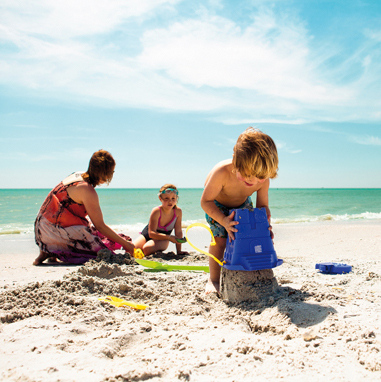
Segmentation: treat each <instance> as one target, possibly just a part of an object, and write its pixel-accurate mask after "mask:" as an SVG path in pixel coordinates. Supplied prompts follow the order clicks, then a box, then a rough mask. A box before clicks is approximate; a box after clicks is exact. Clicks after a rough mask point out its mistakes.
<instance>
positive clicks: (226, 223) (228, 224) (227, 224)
mask: <svg viewBox="0 0 381 382" xmlns="http://www.w3.org/2000/svg"><path fill="white" fill-rule="evenodd" d="M233 218H234V211H233V212H232V213H231V214H230V215H229V216H225V217H224V219H223V220H222V225H223V227H224V228H225V229H226V231H227V233H228V235H229V242H231V241H232V240H234V232H237V231H238V230H237V228H235V227H234V226H235V225H237V224H239V223H238V222H236V221H234V220H233Z"/></svg>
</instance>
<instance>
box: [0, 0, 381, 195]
mask: <svg viewBox="0 0 381 382" xmlns="http://www.w3.org/2000/svg"><path fill="white" fill-rule="evenodd" d="M380 89H381V2H380V1H379V0H308V1H306V0H295V1H294V0H272V1H267V0H251V1H241V0H230V1H227V0H226V1H223V0H221V1H220V0H209V1H208V0H202V1H199V0H193V1H189V0H183V1H181V0H65V1H57V0H34V1H33V2H30V0H2V1H1V3H0V133H1V134H0V160H1V167H0V168H1V170H0V175H1V176H0V188H52V187H54V186H55V185H56V184H57V183H59V182H60V181H61V180H62V179H63V178H64V177H66V176H67V175H68V174H70V173H72V172H73V171H80V170H83V171H85V170H86V169H87V166H88V161H89V159H90V157H91V155H92V153H93V152H94V151H96V150H98V149H101V148H103V149H105V150H108V151H110V152H111V153H112V155H113V156H114V158H115V160H116V163H117V165H116V171H115V175H114V179H113V181H112V183H111V185H110V187H113V188H119V187H125V188H143V187H149V188H151V187H153V188H159V187H160V186H162V185H163V184H165V183H174V184H176V185H177V187H179V188H188V187H203V184H204V181H205V178H206V176H207V174H208V172H209V171H210V170H211V169H212V167H213V166H214V165H215V164H216V163H217V162H219V161H221V160H224V159H227V158H231V156H232V152H233V147H234V144H235V142H236V140H237V138H238V136H239V134H240V133H241V132H243V131H244V130H245V129H246V128H247V127H249V126H253V127H257V128H258V129H260V130H262V131H263V132H265V133H267V134H269V135H270V136H271V137H272V138H273V139H274V141H275V143H276V145H277V148H278V153H279V173H278V174H279V175H278V177H277V178H276V179H274V180H272V181H271V187H273V188H283V187H291V188H293V187H295V188H300V187H302V188H304V187H306V188H320V187H325V188H381V90H380Z"/></svg>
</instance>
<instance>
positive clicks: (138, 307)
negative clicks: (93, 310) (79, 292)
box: [98, 296, 148, 310]
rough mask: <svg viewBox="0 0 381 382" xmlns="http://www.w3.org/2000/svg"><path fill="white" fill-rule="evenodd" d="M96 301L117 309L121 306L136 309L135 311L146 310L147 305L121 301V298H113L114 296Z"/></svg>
mask: <svg viewBox="0 0 381 382" xmlns="http://www.w3.org/2000/svg"><path fill="white" fill-rule="evenodd" d="M98 300H100V301H105V302H108V303H109V304H111V305H114V306H116V307H117V308H119V307H121V306H129V307H131V308H133V309H136V310H144V309H146V308H148V305H144V304H136V303H135V302H132V301H126V300H123V299H121V298H118V297H114V296H106V297H99V298H98Z"/></svg>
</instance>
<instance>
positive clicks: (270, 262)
mask: <svg viewBox="0 0 381 382" xmlns="http://www.w3.org/2000/svg"><path fill="white" fill-rule="evenodd" d="M232 211H235V214H234V220H235V221H238V222H239V224H237V225H236V226H235V228H237V230H238V232H235V234H234V236H235V240H232V241H229V239H227V240H226V250H225V254H224V267H225V268H226V269H229V270H233V271H256V270H260V269H270V268H275V267H277V266H279V265H282V264H283V260H281V259H278V258H277V255H276V252H275V250H274V245H273V241H272V239H271V236H270V231H269V222H268V220H267V215H266V210H265V208H254V209H252V210H250V209H234V210H231V211H230V213H231V212H232Z"/></svg>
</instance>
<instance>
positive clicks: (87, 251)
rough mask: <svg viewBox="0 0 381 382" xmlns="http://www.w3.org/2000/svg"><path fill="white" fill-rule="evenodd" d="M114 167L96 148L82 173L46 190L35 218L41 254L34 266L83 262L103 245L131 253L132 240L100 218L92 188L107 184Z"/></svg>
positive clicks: (103, 247)
mask: <svg viewBox="0 0 381 382" xmlns="http://www.w3.org/2000/svg"><path fill="white" fill-rule="evenodd" d="M114 169H115V160H114V158H113V157H112V155H111V154H110V153H109V152H107V151H105V150H99V151H97V152H95V153H94V154H93V156H92V157H91V159H90V163H89V168H88V170H87V171H86V172H85V173H80V172H76V173H73V174H71V175H69V176H68V177H67V178H66V179H64V180H63V181H62V182H61V183H59V184H58V185H57V186H56V187H55V188H54V189H53V190H52V191H51V192H50V193H49V195H48V196H47V197H46V199H45V201H44V203H43V204H42V206H41V208H40V211H39V213H38V216H37V218H36V221H35V226H34V232H35V240H36V244H37V245H38V246H39V248H40V255H39V256H38V257H37V258H36V260H35V261H34V262H33V265H39V264H41V263H42V262H43V261H44V260H46V259H48V258H54V259H56V258H58V259H59V260H60V261H63V262H66V263H71V264H83V263H85V262H86V261H88V260H90V259H94V258H96V256H97V252H98V251H99V250H101V249H105V248H108V249H111V250H115V249H120V248H122V247H123V249H124V250H125V251H126V252H129V253H130V254H133V252H134V245H133V244H132V243H131V242H130V240H131V239H130V238H129V237H128V236H125V235H123V234H120V235H118V234H117V233H116V232H114V231H113V230H112V229H111V228H110V227H109V226H107V225H106V224H105V222H104V221H103V215H102V211H101V208H100V206H99V199H98V194H97V192H96V191H95V187H96V186H98V185H100V184H103V183H110V181H111V180H112V177H113V174H114ZM87 217H89V218H90V220H91V222H90V221H89V220H88V219H87ZM91 223H92V224H91Z"/></svg>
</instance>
